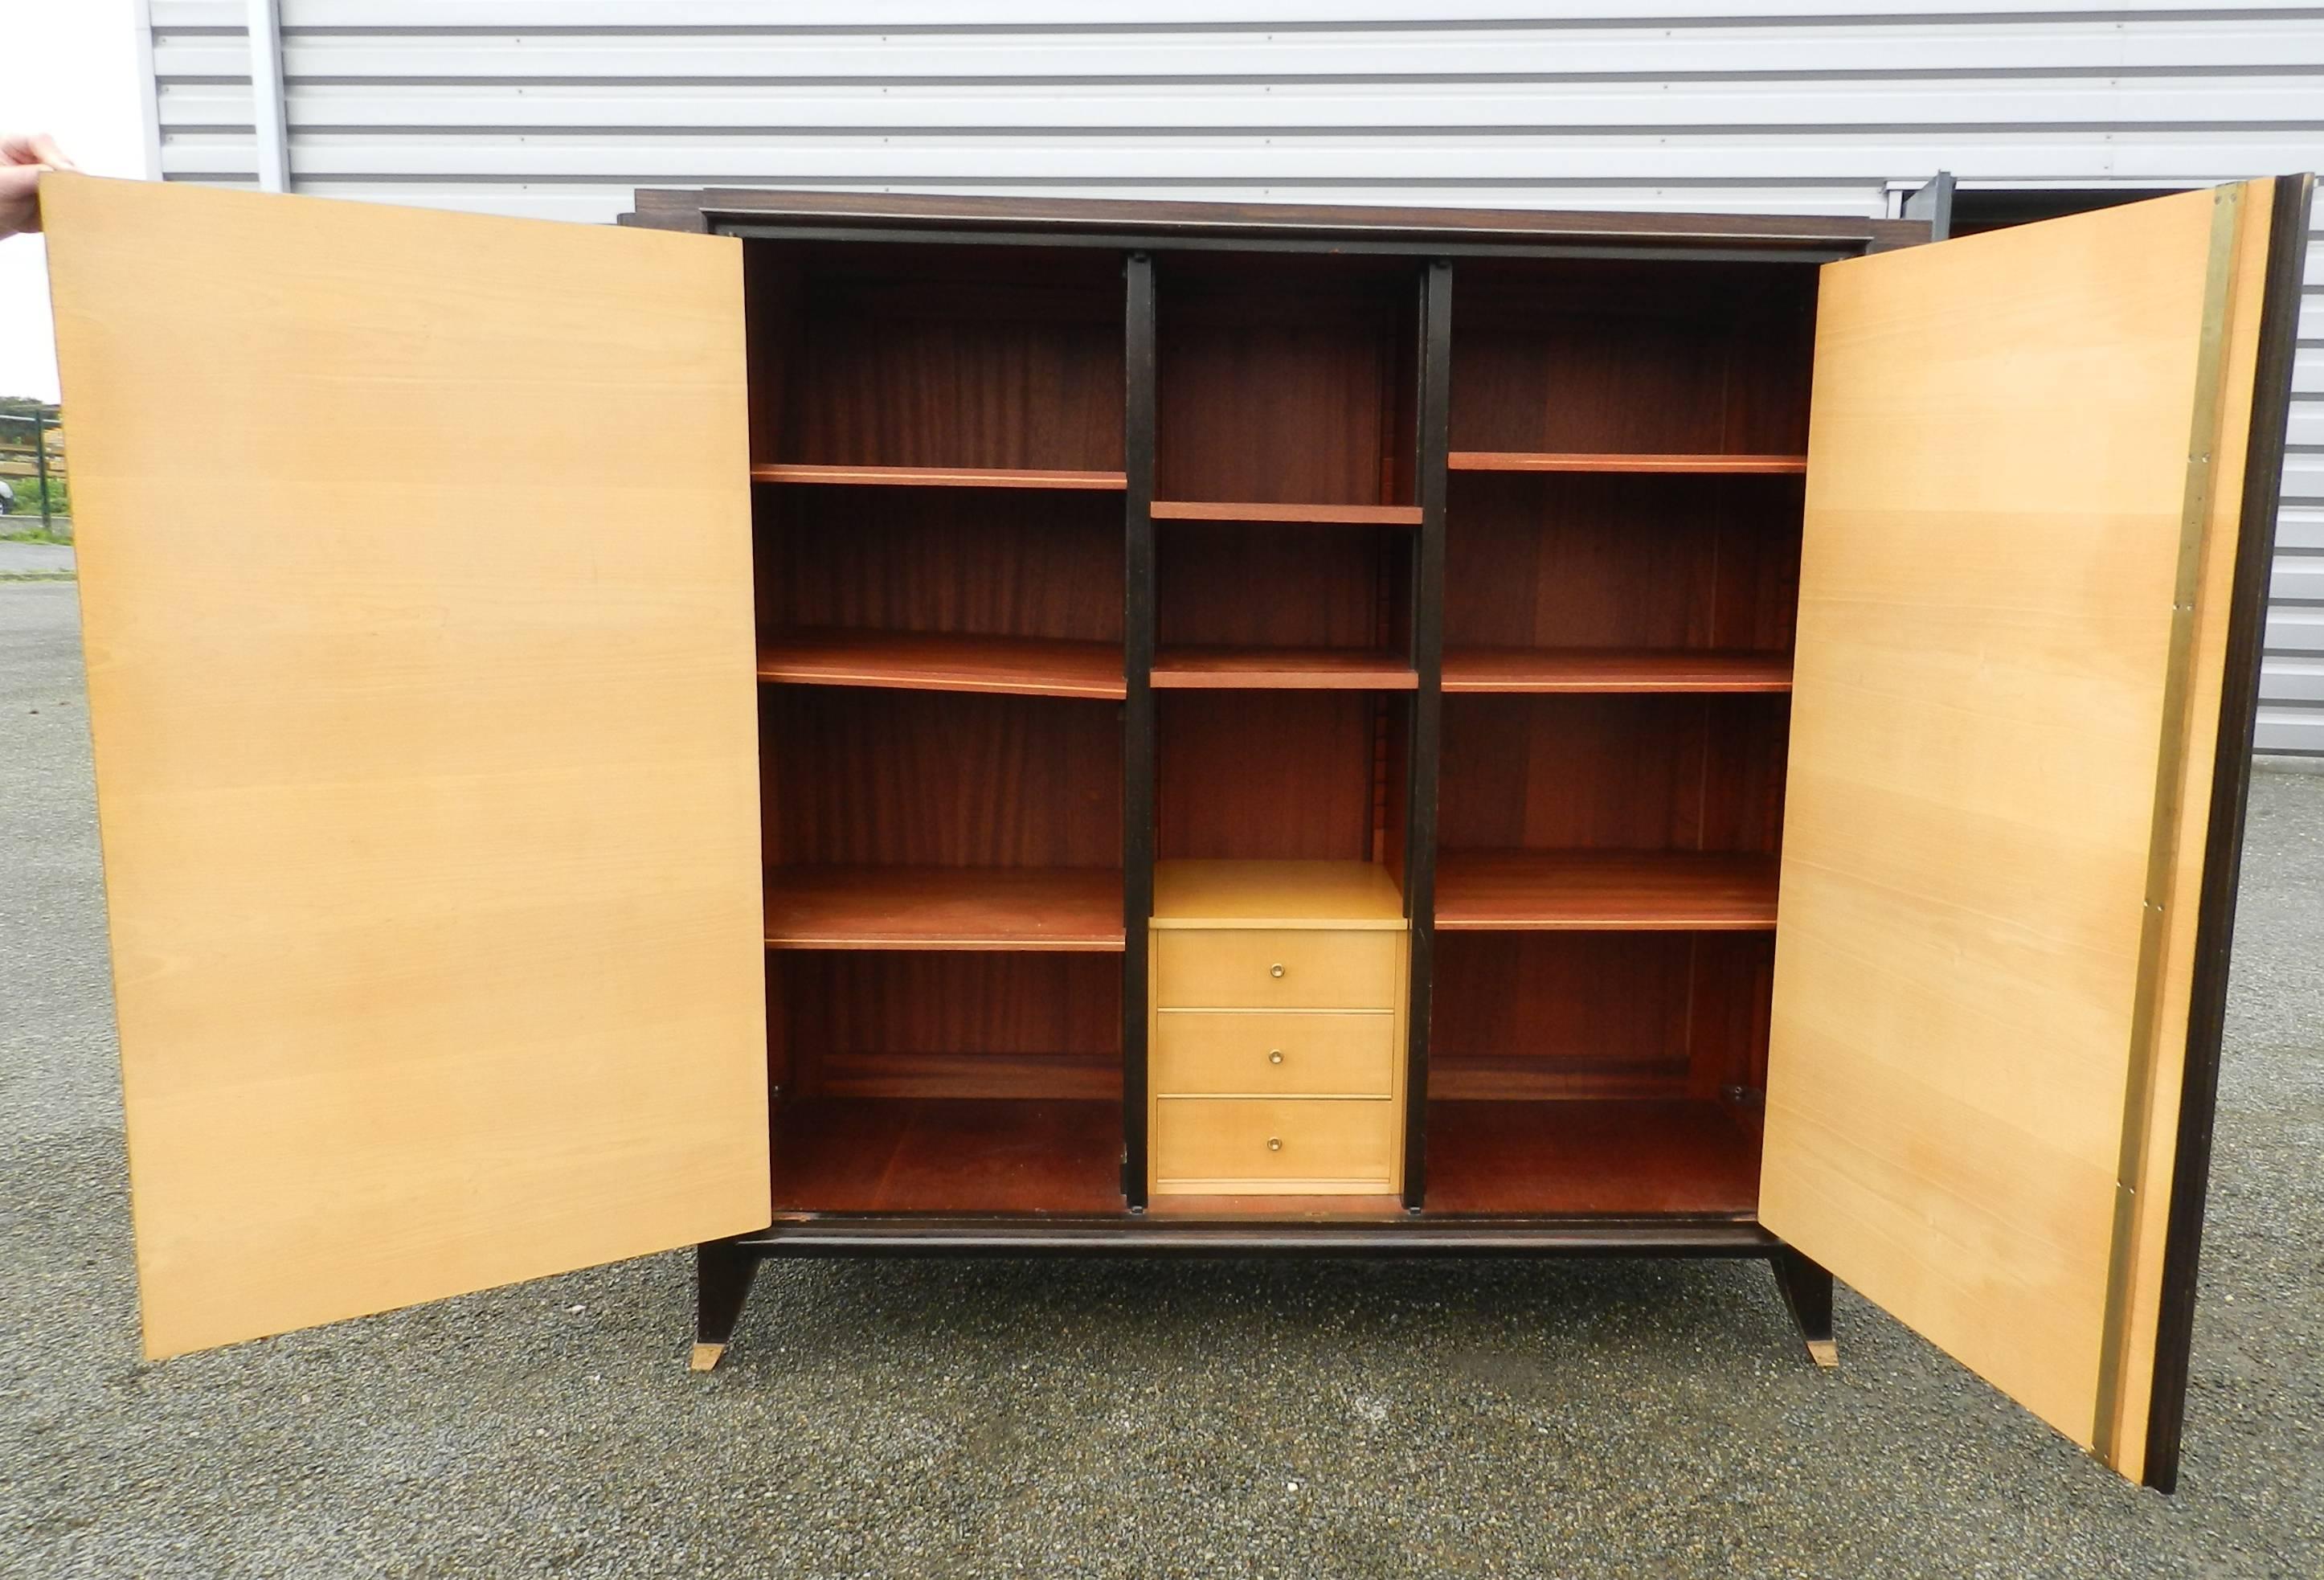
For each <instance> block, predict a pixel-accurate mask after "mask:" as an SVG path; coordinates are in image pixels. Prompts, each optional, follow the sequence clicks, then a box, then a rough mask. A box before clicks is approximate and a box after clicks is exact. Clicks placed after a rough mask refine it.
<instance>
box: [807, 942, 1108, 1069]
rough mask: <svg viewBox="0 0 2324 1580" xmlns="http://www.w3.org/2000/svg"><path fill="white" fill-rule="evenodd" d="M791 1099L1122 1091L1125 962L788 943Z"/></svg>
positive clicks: (1089, 957)
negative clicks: (825, 948) (790, 947)
mask: <svg viewBox="0 0 2324 1580" xmlns="http://www.w3.org/2000/svg"><path fill="white" fill-rule="evenodd" d="M774 957H775V959H776V960H777V961H778V962H779V965H778V966H776V969H777V970H778V971H779V973H780V974H781V978H782V980H781V984H780V996H781V1001H782V1006H783V1013H782V1030H783V1035H784V1037H785V1039H786V1041H787V1043H788V1047H789V1049H790V1050H791V1057H790V1067H791V1071H792V1076H791V1083H790V1086H789V1087H788V1090H790V1091H791V1092H792V1093H793V1094H794V1095H797V1096H798V1097H801V1098H806V1097H812V1096H818V1095H820V1096H833V1097H1019V1098H1025V1097H1075V1098H1093V1099H1102V1098H1119V1097H1120V1094H1121V969H1120V962H1119V961H1118V960H1115V959H1113V958H1111V957H1110V956H1102V955H1075V954H1048V953H1031V954H1010V953H1006V952H986V951H969V952H954V951H928V952H909V951H897V952H888V951H882V950H838V951H833V952H828V953H825V952H818V951H814V950H782V951H779V952H778V953H777V955H776V956H774Z"/></svg>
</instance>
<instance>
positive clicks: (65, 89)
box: [0, 0, 145, 401]
mask: <svg viewBox="0 0 2324 1580" xmlns="http://www.w3.org/2000/svg"><path fill="white" fill-rule="evenodd" d="M133 16H134V12H133V10H132V7H131V5H130V0H0V67H5V70H0V129H5V130H7V131H11V132H52V133H54V134H56V139H57V141H58V142H59V143H61V144H63V146H64V151H65V152H67V153H68V154H70V155H71V156H72V159H73V161H74V162H75V163H77V164H78V165H79V166H80V168H81V169H83V170H85V171H90V172H92V173H94V174H97V175H106V176H143V174H144V173H145V131H144V125H143V116H142V115H141V113H140V111H139V109H138V103H137V95H138V85H137V52H136V32H135V31H134V28H133V26H132V19H133ZM47 271H48V258H47V255H46V254H45V253H44V252H43V251H42V246H41V243H40V238H39V237H37V236H11V237H9V238H8V239H7V240H5V241H0V395H33V396H37V397H38V398H40V399H41V400H43V401H53V400H55V399H56V398H57V364H56V349H55V346H54V343H53V341H52V340H51V336H50V333H49V285H48V273H47Z"/></svg>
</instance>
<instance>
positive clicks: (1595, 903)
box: [1436, 850, 1776, 932]
mask: <svg viewBox="0 0 2324 1580" xmlns="http://www.w3.org/2000/svg"><path fill="white" fill-rule="evenodd" d="M1775 874H1776V861H1775V857H1774V856H1771V855H1723V854H1716V853H1711V852H1703V851H1637V850H1576V851H1549V852H1536V851H1485V852H1459V853H1452V852H1448V853H1446V854H1444V855H1441V856H1439V857H1438V858H1437V863H1436V927H1437V930H1438V931H1440V932H1460V931H1468V932H1622V931H1642V930H1645V931H1665V932H1740V931H1764V930H1766V929H1771V928H1773V927H1774V926H1775Z"/></svg>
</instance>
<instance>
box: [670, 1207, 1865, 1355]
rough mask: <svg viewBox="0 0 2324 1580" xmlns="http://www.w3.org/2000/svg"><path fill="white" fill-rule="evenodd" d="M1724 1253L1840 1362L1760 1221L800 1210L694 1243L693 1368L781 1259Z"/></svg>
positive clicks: (718, 1349) (1812, 1282) (1817, 1276)
mask: <svg viewBox="0 0 2324 1580" xmlns="http://www.w3.org/2000/svg"><path fill="white" fill-rule="evenodd" d="M1108 1253H1111V1254H1115V1255H1130V1256H1154V1255H1171V1254H1176V1255H1194V1256H1222V1257H1223V1256H1251V1255H1259V1254H1267V1255H1281V1254H1285V1253H1290V1254H1300V1255H1309V1256H1333V1257H1349V1258H1355V1257H1365V1256H1431V1255H1434V1256H1640V1255H1646V1256H1723V1257H1742V1258H1754V1257H1756V1258H1762V1259H1765V1260H1766V1261H1767V1263H1768V1264H1769V1267H1770V1268H1771V1270H1773V1271H1774V1273H1775V1286H1776V1289H1777V1290H1778V1292H1779V1293H1780V1294H1781V1295H1782V1297H1783V1300H1784V1309H1785V1310H1787V1311H1788V1312H1789V1313H1790V1314H1791V1317H1792V1320H1793V1323H1794V1326H1796V1327H1797V1328H1798V1330H1799V1334H1800V1337H1801V1340H1802V1341H1803V1344H1805V1345H1806V1348H1807V1352H1808V1355H1809V1358H1810V1359H1812V1361H1814V1363H1816V1364H1817V1365H1818V1366H1819V1367H1823V1368H1831V1367H1833V1366H1837V1365H1838V1364H1839V1363H1840V1357H1839V1351H1838V1348H1837V1346H1836V1344H1835V1343H1834V1340H1833V1337H1832V1329H1831V1290H1832V1278H1831V1273H1830V1272H1828V1271H1826V1270H1824V1269H1823V1268H1821V1267H1820V1266H1818V1265H1817V1264H1816V1263H1815V1262H1813V1261H1810V1260H1809V1259H1808V1258H1806V1257H1804V1256H1803V1255H1801V1254H1800V1253H1799V1252H1796V1251H1794V1250H1793V1249H1792V1248H1791V1247H1790V1246H1788V1245H1785V1244H1784V1243H1783V1242H1782V1241H1780V1240H1778V1239H1776V1238H1775V1236H1774V1235H1772V1234H1768V1233H1767V1232H1766V1230H1765V1229H1763V1228H1761V1227H1760V1226H1759V1225H1758V1224H1755V1223H1750V1222H1748V1221H1743V1220H1738V1219H1732V1218H1669V1217H1663V1218H1524V1219H1511V1218H1495V1219H1465V1220H1464V1219H1457V1218H1455V1219H1445V1218H1437V1219H1433V1220H1424V1219H1415V1220H1412V1221H1409V1222H1407V1223H1404V1224H1395V1223H1387V1224H1383V1223H1379V1222H1371V1223H1339V1224H1334V1223H1327V1222H1314V1223H1280V1222H1278V1223H1268V1224H1230V1223H1187V1222H1185V1221H1183V1220H1181V1221H1172V1222H1160V1223H1157V1222H1151V1221H1148V1220H1145V1219H1143V1218H1139V1217H1131V1218H1128V1219H1122V1218H1045V1219H1040V1220H1037V1221H1033V1222H1028V1221H1026V1220H1025V1219H1023V1218H975V1217H956V1218H929V1217H916V1218H902V1219H899V1218H888V1219H881V1218H871V1217H844V1218H841V1217H829V1218H812V1217H810V1218H801V1219H798V1220H795V1221H792V1222H788V1223H782V1224H775V1225H773V1226H771V1227H770V1228H767V1229H762V1230H760V1231H758V1232H757V1233H755V1234H742V1235H737V1236H735V1237H733V1239H729V1240H714V1241H708V1242H705V1243H703V1244H701V1245H699V1246H697V1247H696V1250H695V1333H694V1339H695V1342H694V1349H693V1354H692V1359H691V1362H690V1365H691V1367H692V1369H693V1370H695V1371H696V1372H707V1371H710V1370H711V1369H712V1368H714V1367H715V1366H716V1365H717V1364H718V1363H719V1360H720V1359H721V1358H722V1357H723V1356H724V1354H725V1353H726V1346H727V1344H729V1343H730V1342H731V1341H732V1340H733V1335H734V1326H735V1324H736V1323H737V1322H738V1321H739V1320H740V1319H741V1317H742V1305H743V1301H744V1299H745V1298H746V1297H747V1296H748V1295H749V1293H750V1289H751V1279H752V1274H753V1273H754V1272H756V1271H757V1269H758V1264H759V1262H760V1261H761V1259H762V1258H766V1257H776V1256H866V1255H872V1256H1028V1255H1102V1254H1108Z"/></svg>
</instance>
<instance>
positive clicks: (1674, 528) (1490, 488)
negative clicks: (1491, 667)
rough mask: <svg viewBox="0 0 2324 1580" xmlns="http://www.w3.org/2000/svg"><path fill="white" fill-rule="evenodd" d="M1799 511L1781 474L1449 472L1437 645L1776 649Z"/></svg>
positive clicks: (1784, 633) (1795, 589)
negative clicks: (1441, 631) (1440, 627)
mask: <svg viewBox="0 0 2324 1580" xmlns="http://www.w3.org/2000/svg"><path fill="white" fill-rule="evenodd" d="M1800 507H1801V489H1800V483H1799V480H1798V479H1796V478H1791V477H1716V476H1714V477H1690V476H1572V475H1564V476H1507V475H1499V474H1493V473H1477V472H1471V473H1459V474H1455V475H1454V476H1453V477H1452V486H1451V490H1450V494H1449V496H1448V508H1447V522H1448V524H1447V527H1446V531H1445V544H1444V641H1445V644H1446V645H1447V646H1448V647H1454V648H1459V647H1587V648H1747V649H1754V650H1757V651H1788V650H1789V648H1790V647H1791V645H1792V626H1793V622H1794V616H1795V613H1796V610H1797V607H1798V603H1799V574H1800Z"/></svg>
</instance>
